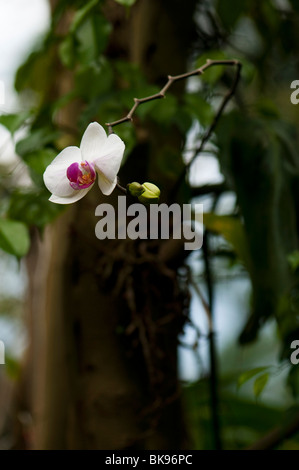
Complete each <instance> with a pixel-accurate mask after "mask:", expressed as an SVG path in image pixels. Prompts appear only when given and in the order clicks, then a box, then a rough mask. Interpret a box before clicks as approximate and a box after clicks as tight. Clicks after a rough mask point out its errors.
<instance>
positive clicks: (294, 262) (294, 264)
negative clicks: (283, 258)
mask: <svg viewBox="0 0 299 470" xmlns="http://www.w3.org/2000/svg"><path fill="white" fill-rule="evenodd" d="M287 259H288V262H289V265H290V266H291V268H292V270H293V271H296V269H297V268H298V267H299V250H295V251H293V252H292V253H290V254H289V255H288V257H287Z"/></svg>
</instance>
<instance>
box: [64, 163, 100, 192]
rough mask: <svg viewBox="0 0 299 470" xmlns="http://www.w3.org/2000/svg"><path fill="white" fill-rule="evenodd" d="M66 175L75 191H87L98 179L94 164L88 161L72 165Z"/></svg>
mask: <svg viewBox="0 0 299 470" xmlns="http://www.w3.org/2000/svg"><path fill="white" fill-rule="evenodd" d="M66 175H67V177H68V179H69V182H70V185H71V187H72V188H73V189H85V188H89V186H91V185H92V184H93V183H94V181H95V179H96V172H95V169H94V166H93V164H92V163H88V162H87V161H86V160H85V161H84V162H82V163H77V162H75V163H72V164H71V165H70V166H69V167H68V169H67V171H66Z"/></svg>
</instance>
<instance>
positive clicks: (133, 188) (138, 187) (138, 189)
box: [127, 182, 145, 197]
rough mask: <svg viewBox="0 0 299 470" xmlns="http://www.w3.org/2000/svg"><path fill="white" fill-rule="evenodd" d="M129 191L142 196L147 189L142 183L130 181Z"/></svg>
mask: <svg viewBox="0 0 299 470" xmlns="http://www.w3.org/2000/svg"><path fill="white" fill-rule="evenodd" d="M127 190H128V192H129V193H130V194H131V195H132V196H135V197H138V196H141V194H142V193H143V192H144V191H145V189H144V187H143V186H142V184H140V183H136V182H134V183H129V184H128V185H127Z"/></svg>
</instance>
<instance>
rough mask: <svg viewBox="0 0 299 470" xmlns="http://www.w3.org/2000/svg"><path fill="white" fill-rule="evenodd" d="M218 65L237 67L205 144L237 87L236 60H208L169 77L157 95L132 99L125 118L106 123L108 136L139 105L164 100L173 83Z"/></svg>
mask: <svg viewBox="0 0 299 470" xmlns="http://www.w3.org/2000/svg"><path fill="white" fill-rule="evenodd" d="M218 65H225V66H235V67H237V73H236V77H235V81H234V84H233V86H232V88H231V89H230V90H229V92H228V93H227V95H226V96H225V98H224V100H223V102H222V105H221V106H220V108H219V111H218V112H217V115H216V117H215V119H214V121H213V124H212V126H213V127H212V126H211V127H212V129H211V132H209V133H208V135H207V136H206V137H204V138H203V140H205V142H206V141H207V140H208V139H209V137H210V135H211V134H212V132H213V130H214V128H215V126H216V124H217V122H218V119H219V117H220V115H221V114H222V112H223V110H224V108H225V106H226V104H227V102H228V101H229V100H230V98H231V96H232V95H233V94H234V92H235V89H236V86H237V84H238V81H239V78H240V71H241V64H240V62H239V61H238V60H210V59H208V60H207V61H206V63H205V64H204V65H202V66H201V67H199V68H198V69H196V70H192V71H191V72H187V73H183V74H181V75H176V76H174V77H173V76H171V75H169V76H168V81H167V83H166V84H165V85H164V87H163V88H162V89H161V90H160V91H159V93H155V94H154V95H150V96H146V97H144V98H134V105H133V106H132V108H131V109H130V111H129V112H128V114H127V115H126V116H125V117H123V118H121V119H118V120H117V121H114V122H108V123H106V126H107V127H108V132H109V134H111V133H112V132H113V127H115V126H118V125H119V124H122V123H124V122H128V121H132V120H133V115H134V114H135V111H136V109H137V108H138V106H140V105H141V104H143V103H147V102H148V101H153V100H158V99H161V98H165V95H166V92H167V91H168V89H169V88H170V87H171V85H172V84H173V83H174V82H178V81H180V80H186V79H187V78H189V77H193V76H195V75H202V74H203V73H204V72H205V70H207V69H208V68H210V67H213V66H218ZM209 129H210V128H209ZM203 140H202V142H203ZM205 142H204V143H205ZM203 145H204V144H203ZM197 153H198V152H197Z"/></svg>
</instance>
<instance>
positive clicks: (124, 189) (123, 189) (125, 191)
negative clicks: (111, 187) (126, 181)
mask: <svg viewBox="0 0 299 470" xmlns="http://www.w3.org/2000/svg"><path fill="white" fill-rule="evenodd" d="M116 187H117V189H118V190H119V191H121V192H122V193H124V194H128V191H127V190H126V188H124V187H123V186H121V185H120V184H119V183H116Z"/></svg>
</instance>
